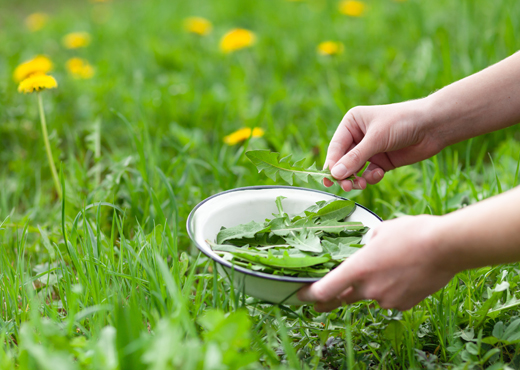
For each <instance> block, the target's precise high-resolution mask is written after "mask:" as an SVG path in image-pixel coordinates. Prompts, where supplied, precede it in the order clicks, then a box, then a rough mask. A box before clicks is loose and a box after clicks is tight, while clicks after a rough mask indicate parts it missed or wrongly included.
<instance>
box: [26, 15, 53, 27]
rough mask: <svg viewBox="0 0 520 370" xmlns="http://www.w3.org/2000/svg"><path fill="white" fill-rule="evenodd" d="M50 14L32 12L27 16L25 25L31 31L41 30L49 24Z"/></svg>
mask: <svg viewBox="0 0 520 370" xmlns="http://www.w3.org/2000/svg"><path fill="white" fill-rule="evenodd" d="M48 20H49V16H48V15H47V14H46V13H32V14H29V15H28V16H27V18H25V21H24V23H25V26H26V27H27V28H28V29H29V31H31V32H36V31H39V30H41V29H42V28H43V27H45V25H46V24H47V21H48Z"/></svg>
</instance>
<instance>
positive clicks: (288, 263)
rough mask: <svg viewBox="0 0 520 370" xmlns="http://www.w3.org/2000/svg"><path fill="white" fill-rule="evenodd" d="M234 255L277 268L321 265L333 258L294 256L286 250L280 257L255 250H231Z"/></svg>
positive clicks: (326, 256)
mask: <svg viewBox="0 0 520 370" xmlns="http://www.w3.org/2000/svg"><path fill="white" fill-rule="evenodd" d="M231 253H232V254H233V255H235V256H237V257H240V258H243V259H245V260H247V261H251V262H256V263H260V264H262V265H265V266H270V267H277V268H301V267H309V266H315V265H319V264H322V263H325V262H328V261H330V260H331V257H330V256H329V255H325V256H321V257H313V256H308V257H294V256H291V255H289V253H287V252H284V254H283V256H281V257H278V256H275V255H273V254H272V253H270V252H269V253H267V254H260V253H253V252H246V251H243V252H242V251H241V252H231Z"/></svg>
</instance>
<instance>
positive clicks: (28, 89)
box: [18, 73, 58, 94]
mask: <svg viewBox="0 0 520 370" xmlns="http://www.w3.org/2000/svg"><path fill="white" fill-rule="evenodd" d="M56 87H58V83H57V82H56V80H55V79H54V77H52V76H49V75H46V74H44V73H36V74H33V75H31V76H30V77H28V78H26V79H25V80H23V81H22V82H20V85H18V92H19V93H24V94H28V93H32V92H35V91H42V90H45V89H54V88H56Z"/></svg>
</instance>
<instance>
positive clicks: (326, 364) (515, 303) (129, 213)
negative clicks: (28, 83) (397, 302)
mask: <svg viewBox="0 0 520 370" xmlns="http://www.w3.org/2000/svg"><path fill="white" fill-rule="evenodd" d="M338 4H339V3H338V2H337V1H326V0H308V1H285V0H258V1H244V0H220V1H211V0H189V1H187V0H186V1H167V0H148V1H137V0H124V1H123V0H113V1H97V2H88V1H87V0H81V1H80V0H78V1H74V2H71V1H68V2H67V1H63V0H61V1H58V0H49V1H45V2H43V1H29V0H17V1H16V2H15V1H9V2H7V1H4V4H2V11H1V12H0V56H1V57H0V369H15V368H16V369H53V370H58V369H182V370H191V369H193V370H195V369H204V370H225V369H230V370H231V369H280V370H281V369H327V370H328V369H405V368H412V369H444V368H448V369H518V368H520V345H519V343H520V335H519V334H518V333H519V332H520V315H518V309H519V307H520V295H519V294H518V284H519V280H520V268H519V266H518V265H505V266H495V267H486V268H481V269H477V270H471V271H465V272H462V273H460V274H458V275H457V276H456V277H455V278H454V279H453V280H452V281H451V282H450V283H449V284H448V285H447V286H446V287H445V288H443V289H442V290H441V291H439V292H437V293H435V294H433V295H432V296H430V297H428V298H427V299H426V300H424V301H423V302H421V303H420V304H419V305H417V306H416V307H414V308H413V309H411V310H409V311H406V312H399V311H397V310H384V309H381V308H380V307H378V305H377V303H375V302H369V301H362V302H359V303H356V304H353V305H350V306H346V307H342V308H340V309H337V310H335V311H333V312H331V313H327V314H321V313H317V312H315V311H314V310H313V307H312V306H311V305H308V306H301V307H291V306H273V305H270V304H267V303H265V302H261V301H258V300H256V299H255V298H253V297H248V296H245V295H243V294H242V293H241V292H239V291H235V290H234V289H233V288H232V287H230V285H229V284H228V282H227V281H226V280H225V279H224V278H223V277H222V276H219V274H218V273H217V270H216V269H215V266H214V264H213V263H212V262H211V261H210V260H208V259H207V258H206V257H205V256H204V255H202V254H199V253H198V251H197V249H196V248H195V247H194V246H193V245H192V243H191V242H190V239H189V238H188V236H187V232H186V228H185V223H186V218H187V216H188V214H189V212H190V211H191V209H192V208H193V207H194V206H196V205H197V204H198V203H199V202H200V201H202V200H204V199H205V198H207V197H209V196H211V195H213V194H216V193H218V192H220V191H224V190H228V189H232V188H236V187H241V186H251V185H263V184H283V182H282V180H280V181H279V182H273V181H272V180H270V179H269V178H267V177H266V176H265V175H264V174H263V173H262V174H258V173H257V170H256V169H255V167H254V166H253V165H252V164H251V162H249V161H248V160H247V158H246V157H245V151H246V150H249V149H270V150H272V151H276V152H279V153H281V154H283V155H289V154H292V155H293V157H294V158H295V159H301V158H307V163H306V164H307V165H310V164H312V163H313V162H316V163H317V164H318V165H322V164H323V162H324V159H325V154H326V149H327V145H328V142H329V140H330V138H331V136H332V134H333V132H334V130H335V128H336V127H337V125H338V123H339V122H340V120H341V118H342V117H343V115H344V114H345V113H346V112H347V111H348V109H349V108H351V107H354V106H356V105H371V104H387V103H393V102H399V101H403V100H410V99H417V98H420V97H423V96H426V95H428V94H430V93H432V92H434V91H435V90H437V89H440V88H442V87H443V86H445V85H447V84H449V83H451V82H454V81H456V80H458V79H460V78H463V77H464V76H467V75H469V74H471V73H474V72H477V71H479V70H481V69H483V68H485V67H486V66H488V65H490V64H493V63H495V62H498V61H499V60H501V59H503V58H505V57H507V56H508V55H511V54H512V53H514V52H515V51H517V50H518V48H519V47H520V2H518V1H515V0H493V1H492V2H491V1H484V0H435V1H431V0H430V1H425V0H423V1H420V0H407V1H395V0H366V1H365V2H364V3H363V4H364V5H365V7H364V8H363V9H361V10H362V12H361V14H357V13H356V9H354V11H353V13H352V14H350V15H347V14H342V12H340V11H339V8H338ZM354 8H356V7H354ZM358 10H359V9H358ZM34 13H45V15H44V16H39V17H38V16H37V17H36V18H35V17H34V16H33V17H32V18H29V19H27V17H28V16H29V15H31V14H34ZM192 16H199V17H204V18H206V19H207V20H209V21H210V22H211V23H212V28H211V29H210V30H209V29H208V30H206V31H208V33H207V34H205V35H199V34H195V33H190V32H188V31H187V30H186V29H185V27H186V18H187V17H192ZM234 28H243V29H247V30H249V31H251V32H253V34H254V41H255V42H254V43H253V44H252V45H251V46H249V47H246V48H243V49H240V50H235V51H232V52H224V51H222V50H221V44H220V43H221V38H222V37H223V36H224V35H225V34H226V33H227V32H229V31H230V30H232V29H234ZM72 32H85V33H87V34H86V35H83V39H82V41H83V42H80V43H79V44H80V47H77V48H70V47H71V46H73V45H70V44H69V45H67V44H68V43H67V40H66V39H64V37H65V36H66V35H67V34H70V33H72ZM80 39H81V38H80ZM69 41H70V40H69ZM80 41H81V40H80ZM324 41H334V42H340V43H341V46H340V47H339V50H338V51H339V52H338V53H337V54H336V53H334V52H333V53H332V54H333V55H322V54H320V53H319V52H318V45H319V44H320V43H322V42H324ZM82 44H83V45H82ZM67 46H68V47H67ZM76 46H77V45H76ZM37 55H45V56H47V57H48V58H49V59H50V60H52V63H53V69H52V71H51V72H50V74H52V76H54V77H55V79H56V81H57V84H58V86H57V88H55V89H49V90H47V91H43V92H41V93H40V94H41V95H40V96H41V98H42V100H43V107H44V110H45V114H46V119H47V125H48V138H49V143H50V147H51V149H52V155H53V163H55V164H56V167H57V172H58V182H59V185H58V184H56V183H55V182H54V180H53V176H52V173H51V168H50V165H49V161H48V159H47V156H46V150H45V146H44V140H43V138H42V131H41V126H40V120H39V109H38V100H37V96H38V94H20V93H18V92H17V87H18V83H17V82H16V81H14V80H13V74H14V71H15V69H16V67H17V66H18V65H19V64H21V63H22V62H24V61H27V60H30V59H31V58H34V57H35V56H37ZM71 58H81V59H82V60H85V61H86V62H87V63H88V65H89V66H91V68H92V69H91V70H89V69H87V70H85V69H82V70H81V71H83V72H78V71H77V70H76V71H74V69H73V68H71V64H70V59H71ZM68 61H69V63H67V62H68ZM242 128H251V129H252V128H259V129H261V130H258V129H257V131H255V132H257V133H258V135H257V136H259V137H252V138H249V137H247V136H248V135H246V137H245V138H244V139H245V140H237V142H236V143H233V142H229V139H228V140H226V139H225V138H226V137H227V136H228V135H230V134H232V133H233V132H235V131H237V130H239V129H242ZM262 130H263V131H262ZM519 153H520V132H518V128H517V127H512V128H509V129H507V130H503V131H500V132H496V133H493V134H489V135H486V136H483V137H479V138H475V139H472V140H470V141H468V142H464V143H460V144H457V145H455V146H452V147H448V148H446V149H445V150H443V151H442V152H441V153H440V154H438V155H437V156H435V157H433V158H432V159H430V160H426V161H424V162H422V163H419V164H417V165H413V166H408V167H404V168H400V169H397V170H395V171H392V172H390V173H388V174H387V175H386V176H385V179H384V180H383V181H382V182H381V183H380V184H378V185H375V186H370V187H369V188H368V189H366V190H364V191H353V192H351V193H349V194H345V193H344V192H343V191H342V190H341V189H340V188H339V186H334V187H332V188H329V189H327V191H329V192H332V193H334V194H338V195H343V196H347V197H349V198H351V199H353V200H355V201H356V202H358V203H360V204H362V205H364V206H366V207H368V208H370V209H372V210H373V211H374V212H376V213H377V214H379V215H380V216H381V217H382V218H383V219H391V218H395V217H399V216H402V215H417V214H423V213H428V214H436V215H442V214H446V213H448V212H451V211H454V210H457V209H459V208H461V207H463V206H465V205H467V204H472V203H475V202H477V201H479V200H482V199H485V198H488V197H490V196H493V195H496V194H498V193H501V192H503V191H506V190H507V189H510V188H512V187H514V186H516V185H518V181H519V179H518V177H519V164H520V154H519ZM294 185H295V186H301V187H310V188H315V189H321V190H325V189H324V188H323V187H322V186H321V185H320V184H319V183H316V182H311V183H310V184H306V183H303V182H301V181H296V183H295V184H294ZM57 187H59V188H61V189H62V191H63V198H60V197H59V195H58V191H57V190H56V188H57Z"/></svg>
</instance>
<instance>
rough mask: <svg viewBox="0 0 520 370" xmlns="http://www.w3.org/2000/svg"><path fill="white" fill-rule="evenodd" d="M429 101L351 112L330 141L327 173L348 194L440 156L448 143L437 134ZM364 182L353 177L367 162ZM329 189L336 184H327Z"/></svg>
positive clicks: (362, 179) (360, 178)
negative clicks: (403, 167)
mask: <svg viewBox="0 0 520 370" xmlns="http://www.w3.org/2000/svg"><path fill="white" fill-rule="evenodd" d="M427 104H428V101H427V99H421V100H414V101H408V102H404V103H397V104H390V105H378V106H359V107H355V108H353V109H351V110H349V111H348V113H347V114H346V115H345V117H343V120H342V121H341V123H340V124H339V126H338V128H337V130H336V133H335V134H334V136H333V137H332V140H331V142H330V145H329V148H328V151H327V158H326V160H325V166H324V167H325V168H330V169H331V172H332V176H333V177H334V178H336V179H337V180H342V181H340V184H341V187H342V188H343V190H345V191H350V190H352V189H353V188H354V189H364V188H365V187H366V185H367V183H369V184H376V183H378V182H379V181H381V179H382V178H383V176H384V174H385V172H387V171H389V170H392V169H394V168H396V167H400V166H404V165H407V164H411V163H415V162H419V161H421V160H423V159H426V158H429V157H431V156H433V155H435V154H437V153H438V152H439V151H440V150H441V149H442V148H443V147H444V146H445V144H444V143H443V141H442V140H441V139H440V138H439V135H437V134H436V132H435V130H434V129H433V125H432V124H431V122H430V117H429V116H428V112H429V109H428V106H427ZM367 161H370V165H369V166H368V167H367V168H366V170H365V171H364V173H363V175H362V177H356V179H355V180H354V181H353V182H352V181H349V180H344V179H345V178H347V177H348V176H351V175H353V174H354V175H355V174H356V173H357V172H358V171H360V170H361V169H362V168H363V166H364V165H365V163H366V162H367ZM324 184H325V186H331V185H332V184H333V183H332V181H330V180H327V179H325V181H324Z"/></svg>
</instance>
